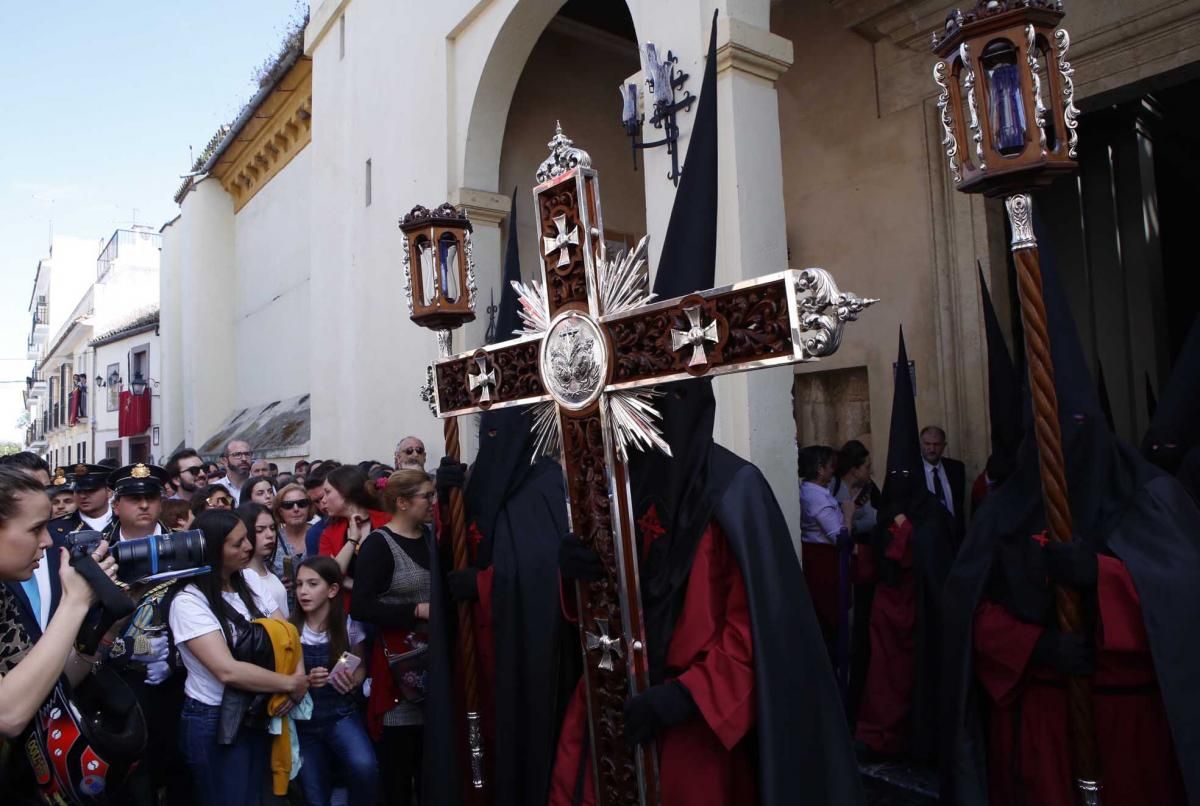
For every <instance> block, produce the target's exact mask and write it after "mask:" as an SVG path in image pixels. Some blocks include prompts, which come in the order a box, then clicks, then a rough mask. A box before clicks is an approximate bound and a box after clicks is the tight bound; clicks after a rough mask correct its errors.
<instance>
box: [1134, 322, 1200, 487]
mask: <svg viewBox="0 0 1200 806" xmlns="http://www.w3.org/2000/svg"><path fill="white" fill-rule="evenodd" d="M1142 455H1143V456H1145V457H1146V459H1147V460H1148V461H1150V462H1152V463H1153V464H1155V465H1157V466H1158V467H1160V468H1162V469H1163V470H1165V471H1166V472H1167V473H1170V474H1171V475H1173V476H1175V478H1177V479H1178V480H1179V483H1180V484H1182V485H1183V487H1184V489H1185V490H1187V491H1188V493H1189V494H1190V495H1191V496H1192V500H1193V501H1195V502H1196V503H1197V504H1198V505H1200V317H1197V318H1196V321H1194V322H1193V323H1192V328H1191V330H1190V331H1188V337H1187V339H1186V341H1184V343H1183V349H1181V350H1180V351H1179V357H1178V358H1177V359H1176V360H1175V366H1174V368H1173V369H1172V370H1171V377H1170V379H1169V380H1168V381H1167V385H1166V386H1164V387H1163V390H1162V396H1161V397H1160V398H1159V399H1158V401H1157V402H1156V405H1155V407H1154V413H1153V415H1152V419H1151V421H1150V427H1149V429H1147V431H1146V436H1145V438H1143V440H1142Z"/></svg>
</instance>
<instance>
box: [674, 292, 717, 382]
mask: <svg viewBox="0 0 1200 806" xmlns="http://www.w3.org/2000/svg"><path fill="white" fill-rule="evenodd" d="M683 312H684V314H686V315H687V318H688V324H690V325H691V327H689V328H688V329H687V330H672V331H671V349H672V350H675V351H676V352H678V351H679V350H682V349H683V348H685V347H691V348H692V358H691V360H690V361H688V366H689V367H694V366H697V365H699V364H707V363H708V355H707V354H706V353H705V352H704V343H705V342H708V341H711V342H714V343H715V342H716V341H718V338H717V322H716V320H715V319H714V320H713V321H711V322H709V323H708V324H707V325H703V326H702V325H701V324H700V321H701V320H700V306H699V305H692V306H691V307H688V308H684V309H683Z"/></svg>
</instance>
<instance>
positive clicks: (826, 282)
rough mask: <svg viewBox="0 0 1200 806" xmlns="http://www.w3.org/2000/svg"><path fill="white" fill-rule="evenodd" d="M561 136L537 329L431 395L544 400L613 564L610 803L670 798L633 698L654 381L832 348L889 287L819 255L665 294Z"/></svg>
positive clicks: (544, 211)
mask: <svg viewBox="0 0 1200 806" xmlns="http://www.w3.org/2000/svg"><path fill="white" fill-rule="evenodd" d="M549 146H550V148H551V154H550V156H549V157H548V158H547V159H546V161H545V162H543V163H542V165H541V166H540V167H539V168H538V171H537V179H538V181H539V182H540V183H541V184H539V185H538V186H537V187H536V188H534V191H533V195H534V202H535V205H536V208H537V213H538V219H539V223H540V236H541V242H540V243H541V245H542V249H541V250H540V251H541V252H542V255H543V256H542V281H541V282H540V283H538V282H534V283H533V284H531V285H518V287H517V290H518V293H519V295H520V300H521V305H522V308H523V310H522V312H521V316H522V319H523V320H524V327H523V332H522V333H521V334H520V335H519V336H518V337H517V338H514V339H511V340H509V341H506V342H502V343H498V344H492V345H489V346H487V347H483V348H480V349H478V350H474V351H471V352H467V353H461V354H459V355H452V356H444V357H443V358H441V359H439V360H438V361H437V362H436V363H435V365H434V367H433V368H432V372H431V381H430V387H429V389H427V391H426V395H427V397H428V399H430V401H431V407H432V408H434V410H435V413H436V414H437V416H439V417H443V418H447V417H458V416H460V415H464V414H471V413H475V412H480V411H483V410H485V409H489V408H502V407H506V406H522V405H526V406H528V405H532V408H533V410H532V414H533V416H534V427H535V431H536V434H537V445H538V451H539V452H543V453H544V452H550V453H557V454H558V455H559V456H560V457H561V462H562V466H563V472H564V473H565V475H566V487H567V495H568V499H569V500H568V512H569V515H570V523H571V528H572V530H573V531H574V532H575V533H576V534H577V535H578V536H579V538H580V540H582V541H583V543H584V544H585V545H588V546H590V547H592V548H593V549H595V551H596V552H597V553H598V554H599V555H600V557H601V559H602V560H603V562H604V565H605V568H606V570H607V573H606V575H605V576H604V578H602V579H600V580H598V581H596V582H580V583H578V584H577V585H576V603H577V605H578V612H579V616H580V640H581V643H582V651H583V655H584V669H585V671H584V679H585V682H586V691H587V699H588V723H589V730H590V743H589V747H590V748H591V753H592V771H593V775H594V781H595V785H596V796H597V803H598V804H600V806H618V805H619V806H634V805H635V804H636V805H637V806H655V804H657V803H658V802H659V793H658V769H657V761H656V754H655V751H654V748H653V747H652V746H649V745H644V746H642V747H641V748H639V749H638V750H637V751H630V750H629V748H628V747H627V745H626V743H625V739H624V735H623V726H622V708H623V705H624V703H625V701H626V699H627V698H628V697H630V696H631V695H633V694H636V693H638V692H641V691H644V690H645V689H646V687H647V686H648V685H649V660H648V655H647V652H646V645H645V640H646V638H645V629H644V626H643V624H642V610H641V594H640V589H639V586H638V547H637V543H636V537H635V532H634V523H633V512H632V505H631V502H630V498H629V477H628V473H627V469H626V459H627V456H628V451H629V450H630V449H631V448H635V449H638V450H663V451H667V452H669V448H668V447H667V445H666V443H665V442H664V441H663V440H662V437H661V435H660V433H659V429H658V426H657V420H658V418H659V415H658V412H657V411H656V410H655V409H654V400H653V387H654V386H656V385H658V384H662V383H666V382H669V381H677V380H682V379H687V378H695V377H712V376H715V375H724V374H727V373H733V372H743V371H746V370H752V369H760V368H764V367H773V366H780V365H785V364H793V363H797V362H804V361H811V360H814V359H817V358H820V357H823V356H828V355H831V354H832V353H833V352H834V351H836V350H837V348H838V346H839V343H840V340H841V334H842V328H843V325H844V324H845V323H846V322H849V321H853V320H855V319H856V318H857V317H858V314H859V313H861V312H862V311H863V310H864V309H865V308H866V307H867V306H869V305H871V304H872V303H874V302H875V300H870V299H861V298H859V297H857V296H856V295H854V294H849V293H842V292H840V291H839V290H838V288H837V285H836V284H835V283H834V281H833V278H832V277H831V276H830V275H829V274H828V273H827V272H825V271H824V270H822V269H805V270H803V271H798V270H786V271H782V272H778V273H776V274H771V275H767V276H765V277H761V278H758V279H755V280H746V281H743V282H739V283H735V284H733V285H729V286H725V287H722V288H715V289H711V290H701V291H697V292H696V293H694V294H689V295H687V296H685V297H681V298H678V299H671V300H662V301H655V300H653V299H652V295H649V294H648V293H647V292H646V287H647V283H646V280H647V268H646V260H645V254H646V239H645V238H643V239H642V241H641V243H639V244H638V245H637V247H635V248H634V249H633V250H631V251H630V252H629V253H628V254H621V255H618V256H616V257H615V258H613V259H609V258H608V256H607V255H606V250H605V247H604V227H603V222H602V218H601V210H600V192H599V181H598V177H597V174H596V171H595V170H593V169H592V167H591V159H590V157H589V156H588V155H587V153H586V152H584V151H582V150H580V149H577V148H574V147H573V143H572V141H571V140H569V139H567V138H566V137H565V136H564V135H563V133H562V129H561V128H560V129H558V131H557V133H556V134H555V136H554V138H553V139H552V140H551V141H550V143H549Z"/></svg>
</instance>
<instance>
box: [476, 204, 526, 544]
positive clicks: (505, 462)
mask: <svg viewBox="0 0 1200 806" xmlns="http://www.w3.org/2000/svg"><path fill="white" fill-rule="evenodd" d="M516 200H517V191H516V189H515V188H514V189H513V204H512V207H511V208H510V210H509V213H508V244H507V248H506V250H505V255H504V270H503V273H502V277H501V282H500V307H499V309H498V310H497V312H496V338H497V340H499V341H507V340H508V339H510V338H512V337H513V331H514V330H517V329H518V328H520V314H519V313H518V310H517V308H518V302H517V292H516V289H515V288H513V285H512V284H513V282H514V281H520V279H521V253H520V248H519V244H518V242H517V204H516ZM532 425H533V423H532V420H531V418H530V416H529V413H528V410H527V409H525V408H524V407H515V408H507V409H496V410H494V411H485V412H483V413H482V414H480V415H479V451H478V453H477V454H476V457H475V465H474V467H473V468H472V471H471V478H470V480H469V481H468V483H467V488H466V501H465V503H466V508H467V520H468V521H469V522H471V523H474V524H475V526H476V528H477V529H479V531H480V533H481V534H482V535H483V536H484V538H485V539H486V538H487V537H489V536H490V535H491V533H492V526H493V524H494V522H495V519H496V515H497V513H499V511H500V509H501V508H502V507H503V506H504V502H505V500H506V499H507V498H508V495H509V493H511V492H512V491H513V490H515V489H516V488H517V487H519V486H520V484H521V482H522V480H523V479H524V478H525V477H526V476H527V475H528V473H529V472H530V462H531V460H532V458H533V446H534V436H533V428H532ZM485 559H486V558H485Z"/></svg>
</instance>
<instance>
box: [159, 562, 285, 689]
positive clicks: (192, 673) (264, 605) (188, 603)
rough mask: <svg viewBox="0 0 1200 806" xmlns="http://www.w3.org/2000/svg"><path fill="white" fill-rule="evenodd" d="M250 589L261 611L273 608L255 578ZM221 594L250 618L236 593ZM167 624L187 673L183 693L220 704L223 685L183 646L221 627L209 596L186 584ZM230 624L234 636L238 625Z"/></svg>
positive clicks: (237, 609) (173, 604)
mask: <svg viewBox="0 0 1200 806" xmlns="http://www.w3.org/2000/svg"><path fill="white" fill-rule="evenodd" d="M250 593H251V595H252V596H253V597H254V604H255V606H256V607H257V608H258V609H259V610H260V611H261V612H263V613H271V612H274V608H272V607H271V606H270V602H269V601H268V600H267V597H265V596H263V595H262V593H261V591H260V589H259V587H258V585H257V582H254V581H251V582H250ZM221 598H223V599H224V600H225V601H226V602H228V603H229V604H230V605H231V606H232V607H233V609H234V610H236V611H237V612H239V613H241V614H242V616H243V617H244V618H246V619H247V620H249V619H250V617H251V616H250V611H249V610H247V609H246V605H245V603H244V602H242V599H241V597H240V596H238V595H237V594H236V593H234V592H233V591H225V592H223V593H222V594H221ZM169 624H170V627H171V635H172V636H173V637H174V638H175V646H177V647H179V657H180V658H182V659H183V666H184V668H185V669H187V673H188V674H187V680H186V681H185V682H184V684H183V692H184V694H186V695H187V696H189V697H191V698H192V699H193V700H197V701H199V702H202V703H204V704H205V705H220V704H221V697H222V695H224V693H225V686H224V685H223V684H222V683H221V681H220V680H218V679H217V678H216V677H215V676H214V675H213V673H212V672H210V671H209V670H208V667H207V666H205V665H204V664H203V663H201V662H200V660H199V659H198V658H197V657H196V656H195V655H193V654H192V653H191V650H189V649H188V648H187V646H186V644H187V642H188V641H190V640H192V639H193V638H199V637H200V636H202V635H208V634H209V633H211V632H220V631H221V623H220V622H219V621H217V616H216V614H215V613H213V611H212V608H211V607H209V606H208V600H207V599H205V598H204V594H203V593H201V592H200V589H199V588H197V587H196V586H195V585H188V586H187V587H185V588H184V589H183V590H181V591H180V592H179V594H178V595H177V596H176V597H175V601H174V602H173V603H172V604H171V616H170V619H169ZM229 626H230V631H231V632H232V633H233V635H234V636H235V638H236V636H237V628H236V627H234V625H232V624H231V625H229Z"/></svg>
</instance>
